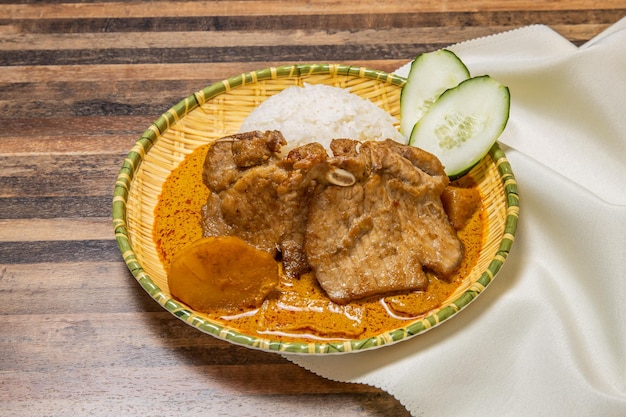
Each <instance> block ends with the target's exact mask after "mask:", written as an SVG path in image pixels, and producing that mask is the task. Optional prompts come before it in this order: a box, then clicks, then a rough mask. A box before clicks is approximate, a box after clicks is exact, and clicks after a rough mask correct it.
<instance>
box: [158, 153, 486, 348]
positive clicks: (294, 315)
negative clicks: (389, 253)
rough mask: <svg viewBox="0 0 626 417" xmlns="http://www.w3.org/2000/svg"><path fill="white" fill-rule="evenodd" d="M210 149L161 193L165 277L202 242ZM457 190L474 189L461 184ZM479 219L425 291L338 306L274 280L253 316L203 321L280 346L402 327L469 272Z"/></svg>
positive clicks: (216, 315) (310, 288) (300, 285)
mask: <svg viewBox="0 0 626 417" xmlns="http://www.w3.org/2000/svg"><path fill="white" fill-rule="evenodd" d="M209 146H210V145H205V146H202V147H200V148H198V149H196V150H195V151H194V152H192V153H191V154H190V155H188V156H187V157H186V158H185V160H184V161H183V162H181V164H180V165H179V166H178V167H177V168H176V169H174V170H173V171H172V173H171V174H170V176H169V177H168V178H167V180H166V181H165V183H164V185H163V190H162V194H161V196H160V198H159V203H158V205H157V207H156V209H155V223H154V229H153V238H154V240H155V242H156V245H157V250H158V252H159V256H160V258H161V261H162V263H163V267H164V269H165V271H169V266H170V263H171V260H172V259H173V257H174V256H175V255H176V253H177V252H178V251H180V250H181V249H183V248H185V247H186V246H188V245H190V244H191V243H193V242H194V241H196V240H197V239H200V238H202V226H201V222H202V206H203V205H204V204H206V200H207V197H208V195H209V191H208V189H207V188H206V187H205V186H204V184H203V183H202V167H203V163H204V159H205V156H206V153H207V150H208V147H209ZM457 185H460V186H464V187H469V186H474V185H473V182H472V180H471V178H468V177H467V176H466V177H464V178H462V179H461V180H458V181H457ZM484 215H485V214H484V213H483V210H482V209H481V210H477V211H476V213H474V215H473V217H472V218H471V219H470V220H469V221H468V222H467V224H466V225H465V226H464V228H463V229H461V230H460V231H459V232H458V235H459V238H460V239H461V241H462V242H463V244H464V247H465V253H464V258H463V261H462V265H461V267H460V269H459V270H458V271H457V272H456V274H455V275H453V276H452V277H451V279H450V281H449V282H447V281H444V280H440V279H438V278H437V277H436V276H434V275H432V274H429V275H428V276H429V285H428V289H427V291H423V292H422V291H420V292H411V293H404V294H390V295H386V296H383V297H372V298H368V299H364V300H359V301H353V302H351V303H349V304H347V305H345V306H341V305H338V304H335V303H332V302H331V301H330V300H329V299H328V298H327V297H326V296H325V294H324V292H323V290H322V289H321V288H320V286H319V285H318V284H317V281H316V279H315V277H314V276H313V274H305V275H304V276H302V277H300V278H299V279H289V278H287V277H286V276H285V275H284V274H280V282H279V284H278V286H277V287H276V290H275V291H274V292H273V293H272V294H271V295H270V296H269V297H268V298H267V299H266V301H265V302H264V303H263V304H262V306H261V307H260V308H258V309H253V310H245V311H244V310H241V311H234V312H233V311H232V310H228V311H226V310H224V311H209V312H202V313H203V314H204V315H206V316H207V317H209V318H211V319H213V320H215V321H218V322H221V323H222V324H223V325H225V326H228V327H232V328H234V329H237V330H238V331H240V332H242V333H245V334H250V335H258V336H259V337H263V336H265V337H270V336H271V337H272V338H274V339H278V340H283V341H300V342H306V341H311V340H312V339H316V340H326V341H329V340H342V339H355V338H359V339H361V338H367V337H371V336H375V335H378V334H380V333H383V332H386V331H391V330H394V329H397V328H400V327H403V326H406V325H407V324H408V323H409V322H410V320H415V319H417V318H420V317H422V316H425V315H427V314H428V313H429V312H430V311H431V310H433V309H435V308H437V307H439V306H440V305H441V304H442V303H443V302H444V301H445V300H446V299H447V298H448V296H449V295H451V294H452V293H453V292H454V291H455V290H456V289H457V287H458V286H459V285H460V283H461V281H462V280H463V277H465V276H466V275H467V274H468V273H469V272H470V271H471V269H472V268H473V266H474V265H475V264H476V261H477V259H478V257H479V255H480V250H481V247H482V239H483V234H484V222H483V217H484Z"/></svg>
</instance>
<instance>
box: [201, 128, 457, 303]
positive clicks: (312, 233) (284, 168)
mask: <svg viewBox="0 0 626 417" xmlns="http://www.w3.org/2000/svg"><path fill="white" fill-rule="evenodd" d="M284 143H285V139H284V138H283V136H282V135H281V133H280V132H277V131H267V132H258V131H255V132H248V133H243V134H238V135H233V136H229V137H226V138H223V139H221V140H219V141H217V143H215V144H214V145H213V146H211V147H210V148H209V150H208V153H207V156H206V159H205V164H204V171H203V180H204V183H205V185H206V186H207V187H208V188H209V190H210V191H211V193H210V195H209V197H208V199H207V204H206V206H205V210H204V223H203V227H204V236H224V235H233V236H237V237H240V238H241V239H243V240H244V241H246V242H248V243H250V244H251V245H253V246H254V247H257V248H259V249H261V250H264V251H266V252H268V253H270V254H271V255H272V256H274V257H276V258H277V259H281V260H282V264H283V269H284V271H285V273H286V274H287V275H288V276H289V277H292V278H297V277H299V276H300V275H301V274H302V273H304V272H307V271H309V270H312V273H313V274H314V275H315V277H316V279H317V280H318V282H319V284H320V285H321V287H322V288H323V289H324V291H325V292H326V294H327V295H328V297H329V298H330V299H331V300H332V301H334V302H336V303H340V304H345V303H348V302H350V301H353V300H356V299H360V298H364V297H368V296H372V295H376V294H382V293H389V292H396V291H407V290H423V289H425V288H426V286H427V284H428V278H427V277H426V275H425V273H424V272H423V268H424V267H426V268H428V269H430V270H432V271H434V272H435V273H437V274H439V275H440V276H441V277H447V276H449V275H450V274H452V273H453V272H454V271H455V270H456V269H457V268H458V266H459V264H460V262H461V258H462V256H463V249H462V244H461V242H460V240H459V238H458V236H457V234H456V231H455V230H454V228H453V227H452V225H451V224H450V222H449V220H448V218H447V216H446V213H445V211H444V209H443V205H442V203H441V199H440V195H441V193H442V191H443V189H444V188H445V187H446V185H448V182H449V179H448V177H447V176H446V174H445V172H444V170H443V167H442V166H441V163H440V162H439V161H438V160H437V158H435V157H434V156H433V155H431V154H429V153H427V152H424V151H422V150H421V149H418V148H415V147H411V146H407V145H402V144H399V143H397V142H394V141H392V140H387V141H384V142H383V141H367V142H359V141H355V140H351V139H335V140H333V141H332V142H331V143H330V148H331V150H332V152H333V156H328V155H327V153H326V151H325V149H324V148H323V147H322V146H321V145H319V144H318V143H316V142H314V143H309V144H306V145H303V146H300V147H297V148H293V149H292V150H291V151H290V152H289V153H288V154H287V156H285V157H283V158H281V157H279V156H278V153H279V151H280V146H281V144H284Z"/></svg>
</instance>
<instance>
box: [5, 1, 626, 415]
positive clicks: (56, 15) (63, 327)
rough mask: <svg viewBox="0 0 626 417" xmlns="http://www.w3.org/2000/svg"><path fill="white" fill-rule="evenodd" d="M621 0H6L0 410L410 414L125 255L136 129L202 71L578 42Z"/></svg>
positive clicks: (396, 61)
mask: <svg viewBox="0 0 626 417" xmlns="http://www.w3.org/2000/svg"><path fill="white" fill-rule="evenodd" d="M625 14H626V2H624V0H609V1H603V2H596V1H590V0H571V1H559V2H556V1H548V0H542V1H500V0H497V1H496V0H482V1H464V2H440V1H434V0H429V1H415V2H410V1H406V0H392V1H387V2H369V1H354V2H344V1H322V0H313V1H305V0H302V1H298V0H292V1H284V2H275V1H264V0H262V1H205V2H186V1H167V2H166V1H163V2H159V1H148V2H137V1H128V2H123V1H121V2H120V1H118V2H107V1H103V2H80V1H75V2H71V1H70V2H43V1H24V2H14V3H12V2H3V3H2V4H0V110H1V111H0V123H1V125H2V126H3V129H1V130H0V299H1V300H2V302H1V303H0V315H1V316H2V317H1V320H0V415H20V416H69V415H93V416H100V415H142V416H143V415H158V416H165V415H202V416H212V415H215V416H218V415H223V416H247V415H249V416H257V415H258V416H261V415H273V416H277V417H278V416H292V415H298V416H331V415H332V416H344V415H345V416H407V415H408V413H407V411H406V410H405V409H404V408H403V406H402V404H400V403H399V402H398V401H396V400H395V399H394V398H393V397H392V396H390V395H388V394H387V393H385V392H383V391H381V390H379V389H377V388H374V387H369V386H364V385H354V384H344V383H339V382H332V381H328V380H325V379H323V378H321V377H318V376H316V375H314V374H312V373H310V372H308V371H306V370H304V369H302V368H300V367H298V366H296V365H293V364H291V363H290V362H288V361H286V360H285V359H283V358H282V357H280V356H278V355H274V354H270V353H264V352H258V351H254V350H249V349H246V348H242V347H236V346H232V345H230V344H227V343H225V342H222V341H219V340H217V339H214V338H212V337H209V336H206V335H203V334H201V333H199V332H197V331H195V330H194V329H192V328H191V327H189V326H187V325H185V324H184V323H182V322H180V321H179V320H177V319H175V318H174V317H172V316H170V315H169V313H166V312H165V311H164V310H162V309H161V307H160V306H159V305H158V304H157V303H156V302H154V301H153V300H152V299H151V298H150V297H149V296H148V295H147V294H146V293H145V292H144V291H143V290H142V289H141V287H140V286H139V285H138V284H137V283H136V282H135V280H134V279H133V277H132V275H131V274H130V273H129V272H128V270H127V268H126V266H125V264H124V262H123V260H122V259H121V256H120V254H119V251H118V249H117V245H116V241H115V239H114V236H113V230H112V226H111V220H110V218H111V216H110V207H111V194H112V191H113V185H114V182H115V177H116V175H117V171H118V170H119V167H120V166H121V163H122V160H123V159H124V157H125V155H126V153H127V152H128V150H129V149H130V148H131V147H132V145H133V143H134V142H135V140H136V139H137V138H138V137H139V135H140V134H141V133H142V132H143V130H145V128H147V127H148V126H149V124H150V123H151V122H152V121H153V120H154V119H156V118H157V117H158V116H159V115H160V114H161V113H163V112H164V111H166V110H167V109H168V108H169V107H171V106H172V105H174V104H175V103H177V102H178V101H179V100H181V99H182V98H184V97H186V96H188V95H190V94H191V93H193V92H194V91H197V90H199V89H201V88H203V87H205V86H207V85H209V84H211V83H212V82H215V81H218V80H221V79H224V78H227V77H229V76H232V75H236V74H239V73H242V72H245V71H250V70H255V69H260V68H265V67H267V66H273V65H282V64H292V63H299V62H328V61H330V62H342V63H350V64H354V65H363V66H368V67H372V68H378V69H382V70H386V71H392V70H394V69H395V68H397V67H399V66H401V65H403V64H405V63H406V62H408V61H409V60H410V59H412V58H413V57H414V56H415V55H417V54H418V53H420V52H424V51H429V50H434V49H437V48H441V47H444V46H447V45H450V44H452V43H456V42H461V41H464V40H468V39H472V38H476V37H481V36H487V35H490V34H494V33H498V32H502V31H505V30H510V29H515V28H518V27H521V26H525V25H530V24H546V25H549V26H551V27H552V28H553V29H554V30H556V31H557V32H559V33H560V34H562V35H563V36H565V37H566V38H567V39H569V40H571V41H572V42H574V43H575V44H577V45H580V44H582V43H583V42H585V41H587V40H589V39H591V38H592V37H594V36H595V35H597V34H598V33H600V32H601V31H603V30H604V29H606V28H607V27H608V26H610V25H611V24H612V23H614V22H616V21H617V20H618V19H620V18H621V17H623V16H624V15H625Z"/></svg>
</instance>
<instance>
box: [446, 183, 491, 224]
mask: <svg viewBox="0 0 626 417" xmlns="http://www.w3.org/2000/svg"><path fill="white" fill-rule="evenodd" d="M441 203H442V204H443V209H444V210H445V212H446V214H447V215H448V219H449V220H450V223H451V224H452V226H453V227H454V228H455V229H456V230H461V229H462V228H463V226H465V224H466V223H467V222H468V221H469V219H470V218H471V217H472V215H473V214H474V212H475V211H476V210H478V208H479V207H480V205H481V204H482V201H481V198H480V193H479V192H478V190H477V189H476V188H473V187H459V186H457V185H451V186H449V187H446V188H444V189H443V191H442V192H441Z"/></svg>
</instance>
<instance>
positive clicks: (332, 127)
mask: <svg viewBox="0 0 626 417" xmlns="http://www.w3.org/2000/svg"><path fill="white" fill-rule="evenodd" d="M398 123H399V122H398V120H396V119H395V118H394V117H392V116H391V115H390V114H389V113H387V112H386V111H385V110H383V109H381V108H380V107H378V106H377V105H375V104H374V103H372V102H371V101H369V100H366V99H364V98H361V97H360V96H358V95H356V94H352V93H350V92H349V91H348V89H344V88H337V87H333V86H330V85H324V84H306V83H305V84H304V85H303V86H292V87H288V88H286V89H284V90H283V91H281V92H280V93H279V94H275V95H273V96H271V97H269V98H268V99H266V100H265V101H264V102H263V103H261V104H260V105H259V106H258V107H257V108H255V109H254V110H253V111H252V112H251V113H250V115H248V117H246V119H245V120H244V122H243V124H242V125H241V127H240V128H239V133H243V132H250V131H254V130H260V131H267V130H278V131H280V132H282V134H283V135H284V136H285V137H286V138H288V139H289V140H288V143H287V144H286V145H285V146H284V147H283V149H282V152H284V153H286V152H288V151H289V150H291V149H292V148H295V147H297V146H301V145H305V144H307V143H311V142H317V143H320V144H321V145H322V146H324V148H326V150H327V151H330V141H331V140H332V139H337V138H347V139H355V140H359V141H361V142H363V141H366V140H385V139H393V140H395V141H397V142H400V143H407V138H408V135H406V136H405V135H402V134H401V133H400V132H399V131H398V129H397V128H396V127H395V126H396V125H397V124H398ZM409 133H410V132H409Z"/></svg>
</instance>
